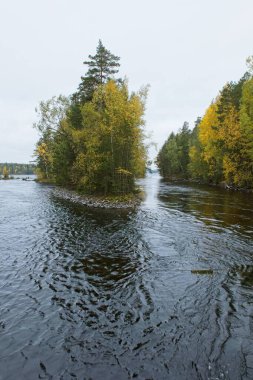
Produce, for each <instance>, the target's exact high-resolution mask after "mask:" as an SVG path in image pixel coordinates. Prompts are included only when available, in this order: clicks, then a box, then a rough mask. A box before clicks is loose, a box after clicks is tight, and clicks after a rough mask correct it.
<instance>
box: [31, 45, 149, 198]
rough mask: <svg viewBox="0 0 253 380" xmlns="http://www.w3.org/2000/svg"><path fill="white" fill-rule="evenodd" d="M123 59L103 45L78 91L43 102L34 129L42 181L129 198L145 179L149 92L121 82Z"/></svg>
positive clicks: (39, 177) (38, 172) (91, 57)
mask: <svg viewBox="0 0 253 380" xmlns="http://www.w3.org/2000/svg"><path fill="white" fill-rule="evenodd" d="M119 60H120V58H119V57H118V56H115V55H114V54H112V53H111V52H110V51H109V50H107V49H106V48H105V47H104V45H103V44H102V42H101V41H99V43H98V46H97V49H96V54H95V55H93V56H92V55H89V56H88V60H87V61H85V62H83V63H84V65H86V66H87V67H88V69H87V72H86V74H85V75H84V76H83V77H81V83H80V84H79V86H78V89H77V91H76V92H75V93H74V94H72V95H71V96H68V97H66V96H63V95H59V96H54V97H52V98H51V99H49V100H47V101H42V102H40V105H39V107H38V109H37V110H36V111H37V115H38V120H37V122H36V123H35V124H34V127H35V128H36V129H37V131H38V132H39V134H40V139H39V141H38V143H37V146H36V151H35V156H36V160H37V175H38V179H39V181H44V182H50V183H56V184H58V185H62V186H66V187H71V188H73V189H75V190H78V191H80V192H83V193H88V194H91V193H100V194H105V195H106V194H127V193H132V192H134V191H135V178H137V177H140V176H143V175H144V174H145V165H146V156H147V153H146V146H145V143H144V138H145V136H144V131H143V127H144V118H143V116H144V112H145V100H146V97H147V90H148V89H147V87H143V88H141V89H140V91H138V92H133V93H130V92H129V89H128V82H127V80H123V79H121V78H116V77H115V75H116V74H117V73H118V71H119V67H120V63H119Z"/></svg>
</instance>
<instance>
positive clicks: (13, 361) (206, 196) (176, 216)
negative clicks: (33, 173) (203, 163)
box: [0, 175, 253, 380]
mask: <svg viewBox="0 0 253 380" xmlns="http://www.w3.org/2000/svg"><path fill="white" fill-rule="evenodd" d="M139 185H140V186H141V187H142V188H143V189H144V191H145V193H146V198H145V199H144V200H143V202H142V204H141V205H140V207H138V208H137V209H136V210H106V209H91V208H85V207H83V206H78V205H76V204H72V203H70V202H68V201H65V200H61V199H60V198H57V197H56V196H55V195H54V192H53V187H52V186H48V185H42V184H38V183H36V182H26V181H21V180H12V181H0V268H1V270H0V301H1V309H0V310H1V313H0V379H1V380H5V379H8V380H10V379H11V380H12V379H15V380H16V379H19V380H22V379H25V380H27V379H64V380H65V379H103V380H106V379H117V380H118V379H120V380H121V379H132V378H137V379H159V380H160V379H172V380H176V379H179V380H181V379H185V380H186V379H235V380H237V379H252V378H253V195H252V194H247V193H239V192H230V191H226V190H221V189H217V188H210V187H205V186H197V185H186V184H170V183H166V182H164V181H163V180H161V178H160V177H159V176H158V175H149V176H148V177H146V178H145V179H143V180H140V181H139Z"/></svg>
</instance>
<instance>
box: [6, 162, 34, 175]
mask: <svg viewBox="0 0 253 380" xmlns="http://www.w3.org/2000/svg"><path fill="white" fill-rule="evenodd" d="M35 170H36V165H34V164H17V163H0V173H1V174H2V175H3V174H4V172H6V171H7V172H8V174H9V175H14V174H15V175H32V174H35Z"/></svg>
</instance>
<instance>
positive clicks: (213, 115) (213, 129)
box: [199, 103, 219, 146]
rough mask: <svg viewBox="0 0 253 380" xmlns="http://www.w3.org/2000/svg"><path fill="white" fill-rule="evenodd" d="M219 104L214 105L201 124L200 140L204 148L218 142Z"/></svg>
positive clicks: (210, 107) (209, 108) (208, 110)
mask: <svg viewBox="0 0 253 380" xmlns="http://www.w3.org/2000/svg"><path fill="white" fill-rule="evenodd" d="M218 124H219V123H218V116H217V103H212V104H211V105H210V106H209V107H208V109H207V111H206V113H205V115H204V117H203V119H202V120H201V122H200V124H199V140H200V142H201V144H202V145H203V146H207V145H209V144H210V143H211V142H212V141H215V140H217V128H218Z"/></svg>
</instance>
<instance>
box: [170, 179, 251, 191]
mask: <svg viewBox="0 0 253 380" xmlns="http://www.w3.org/2000/svg"><path fill="white" fill-rule="evenodd" d="M163 179H164V181H166V182H171V183H180V184H187V185H191V184H195V185H196V184H197V185H204V186H210V187H216V188H219V189H224V190H230V191H241V192H245V193H253V189H251V188H246V187H238V186H234V185H229V184H228V183H226V182H225V181H223V182H220V183H210V182H206V181H203V180H198V179H195V180H194V179H187V178H163Z"/></svg>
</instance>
